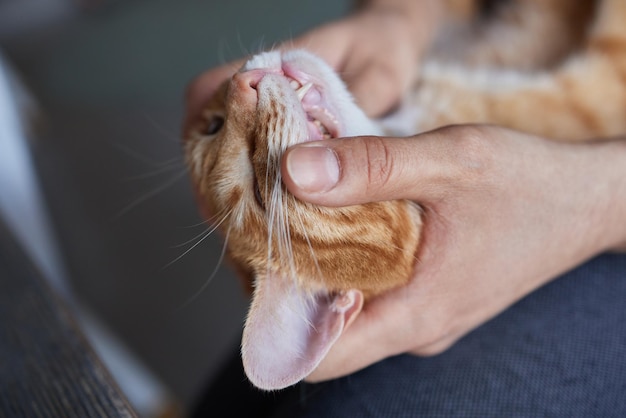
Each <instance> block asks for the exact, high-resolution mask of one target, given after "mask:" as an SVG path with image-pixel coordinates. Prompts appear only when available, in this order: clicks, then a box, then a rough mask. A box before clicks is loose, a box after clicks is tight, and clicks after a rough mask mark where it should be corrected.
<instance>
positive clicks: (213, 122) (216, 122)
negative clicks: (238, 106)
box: [204, 115, 224, 135]
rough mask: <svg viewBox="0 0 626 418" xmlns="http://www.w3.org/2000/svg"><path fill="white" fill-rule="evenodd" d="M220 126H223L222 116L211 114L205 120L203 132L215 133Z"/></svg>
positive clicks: (206, 133) (207, 133)
mask: <svg viewBox="0 0 626 418" xmlns="http://www.w3.org/2000/svg"><path fill="white" fill-rule="evenodd" d="M222 126H224V117H223V116H221V115H213V116H211V117H210V118H209V119H208V121H207V125H206V128H205V129H204V134H205V135H215V134H216V133H218V132H219V131H220V129H222Z"/></svg>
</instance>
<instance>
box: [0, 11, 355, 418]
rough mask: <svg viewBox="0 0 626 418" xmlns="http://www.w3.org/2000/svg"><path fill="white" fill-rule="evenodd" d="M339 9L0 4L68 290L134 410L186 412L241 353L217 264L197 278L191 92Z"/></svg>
mask: <svg viewBox="0 0 626 418" xmlns="http://www.w3.org/2000/svg"><path fill="white" fill-rule="evenodd" d="M349 3H350V1H348V0H342V1H330V0H326V1H319V0H301V1H298V2H294V1H288V0H268V1H254V0H230V1H209V0H124V1H122V0H118V1H114V0H110V1H107V0H0V54H1V56H0V57H2V56H3V57H4V62H5V66H6V67H7V68H12V73H13V74H14V75H16V76H17V77H14V78H13V79H12V80H13V81H12V83H14V84H16V85H17V84H21V85H22V86H23V87H24V89H23V90H22V94H20V95H19V101H20V103H21V104H20V106H19V109H21V112H22V113H27V114H28V115H27V116H28V118H27V121H28V123H27V125H28V127H27V130H26V132H27V134H26V137H27V141H26V142H27V145H28V148H29V150H30V155H31V156H32V158H33V161H34V170H35V173H36V177H37V179H38V181H39V185H40V186H41V187H40V188H41V191H42V196H43V201H42V202H41V203H40V205H41V207H42V209H44V211H45V213H46V216H45V217H46V219H49V220H50V224H51V239H52V243H53V244H52V246H51V252H52V253H55V254H57V255H58V263H59V265H60V266H61V267H60V268H59V269H58V271H59V272H61V273H59V275H60V276H62V277H60V281H61V282H62V284H61V285H60V286H61V288H63V289H65V290H62V292H63V293H67V294H68V295H69V296H68V297H69V298H71V299H72V300H75V301H76V302H75V304H76V305H77V306H80V309H79V312H81V317H82V322H83V326H84V328H85V329H86V333H87V334H88V335H89V337H90V338H91V339H92V341H93V342H94V345H95V346H96V350H97V351H98V352H99V353H100V354H101V356H102V357H103V358H104V360H105V361H106V363H107V364H108V365H109V368H110V369H111V371H112V373H113V375H114V377H115V378H116V379H117V380H118V382H119V384H120V386H121V387H122V390H123V391H124V392H125V393H126V394H127V396H128V397H129V398H130V401H131V402H132V403H133V404H134V405H135V406H136V407H137V409H138V410H139V412H140V413H141V414H142V416H162V415H164V414H165V411H168V410H171V409H172V408H174V409H178V411H179V412H181V413H184V411H185V410H186V409H187V408H188V407H189V406H190V404H191V402H192V401H193V399H194V397H195V396H196V395H197V394H198V392H199V391H200V390H201V389H202V386H203V385H204V384H205V383H206V382H207V381H208V380H209V379H210V378H211V376H213V375H214V374H215V372H217V370H218V368H219V365H220V361H221V360H222V359H223V358H224V356H226V355H228V354H229V353H232V351H233V350H236V349H237V345H238V342H239V336H240V331H241V327H242V324H243V317H244V315H245V310H246V307H247V301H246V299H245V298H244V296H243V294H242V292H241V289H240V287H239V283H238V281H237V279H236V278H235V277H234V276H233V274H232V272H231V271H230V270H229V269H228V267H227V266H220V267H219V271H218V274H217V275H216V276H215V278H214V279H213V280H212V281H211V282H210V283H208V284H207V280H208V279H209V277H210V276H211V274H212V272H213V270H214V269H215V268H216V267H218V262H219V255H220V253H221V251H222V244H221V241H220V239H219V237H217V236H215V237H213V236H212V237H209V238H207V239H205V240H202V241H201V242H200V239H199V237H200V236H202V233H203V232H205V231H206V228H207V227H206V225H204V224H202V221H201V219H200V218H199V216H198V214H197V211H196V208H195V207H194V202H193V197H192V194H191V190H190V184H189V180H188V178H187V176H186V172H185V168H184V165H183V160H182V154H181V147H180V138H179V130H180V124H181V119H182V114H183V101H182V97H183V93H184V90H185V86H186V84H187V83H188V81H189V80H190V79H191V78H193V76H195V75H196V74H198V73H200V72H201V71H203V70H204V69H206V68H208V67H212V66H215V65H217V64H220V63H223V62H227V61H229V60H230V59H233V58H236V57H240V56H242V55H245V54H248V53H250V52H256V51H259V50H261V49H263V48H268V47H271V46H272V45H273V44H274V43H276V42H278V41H280V40H285V39H288V38H290V37H292V36H295V35H297V34H300V33H302V32H303V31H305V30H307V29H309V28H311V27H313V26H316V25H318V24H321V23H323V22H327V21H329V20H332V19H335V18H338V17H340V16H342V15H344V14H345V13H346V12H347V10H348V8H349ZM2 140H3V138H0V141H2ZM15 175H17V174H15ZM38 205H39V203H38ZM18 221H19V215H18ZM24 223H26V221H25V220H24ZM196 244H197V246H196ZM194 246H195V247H194ZM192 247H194V248H193V249H192ZM188 250H189V251H188ZM187 251H188V252H187ZM183 254H184V255H183ZM53 255H54V254H53ZM55 257H56V255H55ZM205 285H206V287H205V288H204V289H203V287H204V286H205ZM201 289H203V290H202V291H201V292H200V293H198V292H199V291H200V290H201ZM194 296H195V299H193V301H191V302H190V303H187V301H188V300H189V299H190V298H192V297H194Z"/></svg>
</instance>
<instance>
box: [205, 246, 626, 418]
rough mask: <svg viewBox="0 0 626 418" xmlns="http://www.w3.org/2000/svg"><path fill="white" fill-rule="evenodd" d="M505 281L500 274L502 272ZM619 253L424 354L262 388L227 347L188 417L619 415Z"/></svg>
mask: <svg viewBox="0 0 626 418" xmlns="http://www.w3.org/2000/svg"><path fill="white" fill-rule="evenodd" d="M503 280H506V278H503ZM625 354H626V255H603V256H600V257H598V258H596V259H594V260H591V261H590V262H588V263H586V264H585V265H583V266H581V267H579V268H577V269H575V270H574V271H572V272H570V273H568V274H566V275H564V276H563V277H561V278H560V279H558V280H555V281H554V282H552V283H550V284H549V285H547V286H545V287H543V288H541V289H539V290H537V291H536V292H534V293H532V294H531V295H529V296H527V297H526V298H524V299H523V300H521V301H520V302H518V303H517V304H515V305H514V306H512V307H511V308H509V309H508V310H507V311H505V312H503V313H502V314H501V315H499V316H497V317H496V318H494V319H493V320H491V321H489V322H488V323H486V324H484V325H483V326H481V327H480V328H478V329H476V330H475V331H473V332H472V333H470V334H469V335H467V336H466V337H465V338H463V339H462V340H460V341H459V342H458V343H457V344H455V345H454V346H453V347H452V348H450V349H449V350H447V351H446V352H444V353H443V354H440V355H438V356H434V357H427V358H420V357H414V356H409V355H402V356H397V357H393V358H389V359H387V360H384V361H381V362H379V363H377V364H375V365H373V366H370V367H369V368H367V369H365V370H362V371H360V372H358V373H355V374H352V375H350V376H347V377H345V378H341V379H337V380H334V381H330V382H325V383H322V384H304V383H303V384H300V385H297V386H295V387H293V388H290V389H288V390H286V391H282V392H276V393H262V392H259V391H257V390H255V389H253V388H252V387H251V385H250V384H249V383H248V382H247V381H246V379H245V377H244V375H243V371H242V370H241V362H240V360H239V355H238V353H237V356H236V357H233V359H232V360H231V361H230V363H229V364H228V366H227V367H226V368H225V369H224V371H223V372H222V373H221V374H220V376H218V378H217V379H216V380H215V381H214V382H213V384H212V385H211V386H210V387H209V390H208V391H207V392H205V394H204V395H203V397H202V398H201V399H200V400H199V402H198V405H197V409H196V411H195V416H220V417H225V416H236V417H243V416H267V417H275V418H278V417H325V418H326V417H394V418H396V417H419V416H425V417H432V416H480V417H488V416H494V417H502V416H506V417H531V416H533V417H534V416H563V417H574V416H584V417H591V416H602V417H609V416H619V417H623V416H626V355H625Z"/></svg>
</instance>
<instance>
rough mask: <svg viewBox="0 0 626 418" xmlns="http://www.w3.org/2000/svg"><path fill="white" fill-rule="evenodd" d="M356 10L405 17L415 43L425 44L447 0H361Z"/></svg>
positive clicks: (444, 10)
mask: <svg viewBox="0 0 626 418" xmlns="http://www.w3.org/2000/svg"><path fill="white" fill-rule="evenodd" d="M357 10H360V11H363V12H374V13H382V14H390V15H399V16H402V17H405V18H407V20H408V22H409V24H410V26H411V29H412V32H413V36H414V39H415V41H416V45H418V46H422V45H423V46H427V45H429V44H430V40H432V38H433V36H434V34H435V33H436V31H437V29H439V26H440V25H441V23H442V21H443V20H444V18H445V16H446V15H447V12H448V2H447V1H441V0H361V1H358V2H357Z"/></svg>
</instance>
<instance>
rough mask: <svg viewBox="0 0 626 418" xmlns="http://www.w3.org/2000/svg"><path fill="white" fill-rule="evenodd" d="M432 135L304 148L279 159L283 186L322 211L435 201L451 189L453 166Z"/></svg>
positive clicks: (344, 140) (358, 139)
mask: <svg viewBox="0 0 626 418" xmlns="http://www.w3.org/2000/svg"><path fill="white" fill-rule="evenodd" d="M433 136H438V135H437V134H436V133H427V134H422V135H417V136H415V137H411V138H385V137H374V136H369V137H354V138H341V139H333V140H328V141H314V142H307V143H303V144H300V145H297V146H295V147H292V148H290V149H289V150H287V152H286V154H285V156H284V157H283V161H282V174H283V181H284V182H285V185H286V186H287V188H288V189H289V191H290V192H291V193H293V194H294V195H295V196H296V197H298V198H300V199H302V200H305V201H308V202H311V203H316V204H320V205H323V206H348V205H355V204H362V203H367V202H375V201H383V200H394V199H410V200H428V199H430V198H437V197H440V193H441V192H442V190H445V185H449V184H450V177H451V176H453V175H454V173H453V171H454V165H453V164H450V163H451V161H450V158H448V154H449V151H448V150H446V147H441V146H440V144H439V145H438V144H437V142H440V141H435V139H437V138H433ZM441 186H443V187H441Z"/></svg>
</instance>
